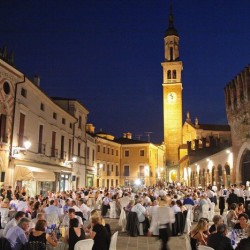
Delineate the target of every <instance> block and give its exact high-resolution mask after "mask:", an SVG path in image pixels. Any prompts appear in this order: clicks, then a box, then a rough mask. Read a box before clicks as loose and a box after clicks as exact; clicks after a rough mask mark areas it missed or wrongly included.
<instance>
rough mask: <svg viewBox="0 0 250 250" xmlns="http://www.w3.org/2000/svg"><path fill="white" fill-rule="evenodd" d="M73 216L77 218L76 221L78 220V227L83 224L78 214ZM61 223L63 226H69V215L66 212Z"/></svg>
mask: <svg viewBox="0 0 250 250" xmlns="http://www.w3.org/2000/svg"><path fill="white" fill-rule="evenodd" d="M75 218H77V219H78V221H79V227H81V226H83V222H82V218H81V217H80V216H78V215H75ZM62 225H63V226H69V215H68V214H66V215H65V216H64V218H63V222H62Z"/></svg>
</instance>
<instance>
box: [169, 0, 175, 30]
mask: <svg viewBox="0 0 250 250" xmlns="http://www.w3.org/2000/svg"><path fill="white" fill-rule="evenodd" d="M173 27H174V16H173V5H172V1H171V2H170V6H169V17H168V28H173Z"/></svg>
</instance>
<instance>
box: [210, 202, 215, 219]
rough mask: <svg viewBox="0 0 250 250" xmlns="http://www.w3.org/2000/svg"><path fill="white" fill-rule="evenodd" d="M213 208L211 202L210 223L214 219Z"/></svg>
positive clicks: (213, 205) (213, 204)
mask: <svg viewBox="0 0 250 250" xmlns="http://www.w3.org/2000/svg"><path fill="white" fill-rule="evenodd" d="M214 208H215V203H214V202H211V206H210V211H209V220H210V221H212V220H213V217H214Z"/></svg>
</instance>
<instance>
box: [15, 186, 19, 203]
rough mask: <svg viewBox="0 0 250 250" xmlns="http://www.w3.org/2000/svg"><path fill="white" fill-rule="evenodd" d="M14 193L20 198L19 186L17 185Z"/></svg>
mask: <svg viewBox="0 0 250 250" xmlns="http://www.w3.org/2000/svg"><path fill="white" fill-rule="evenodd" d="M14 195H15V196H16V198H17V199H18V200H19V195H20V189H19V186H16V188H15V191H14Z"/></svg>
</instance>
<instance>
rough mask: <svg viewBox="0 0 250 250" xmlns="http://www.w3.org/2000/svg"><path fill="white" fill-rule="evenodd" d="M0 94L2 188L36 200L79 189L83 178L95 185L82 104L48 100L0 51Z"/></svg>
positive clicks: (58, 99) (34, 81)
mask: <svg viewBox="0 0 250 250" xmlns="http://www.w3.org/2000/svg"><path fill="white" fill-rule="evenodd" d="M0 93H1V95H0V104H1V110H0V128H1V129H0V131H1V133H0V134H1V135H0V138H1V140H0V143H1V150H0V163H1V165H0V166H1V168H0V172H1V183H3V182H4V184H5V185H11V186H14V185H17V186H20V187H21V186H25V187H26V189H27V193H28V194H29V195H34V194H37V193H39V192H45V191H48V190H54V191H62V190H68V189H71V188H78V187H83V186H85V185H86V177H88V178H89V177H92V182H93V179H94V166H93V165H94V164H92V162H91V164H90V163H89V165H88V166H87V160H86V153H87V151H88V150H87V138H86V130H85V126H86V121H87V115H88V111H87V110H86V108H85V107H84V106H83V105H82V104H81V103H79V102H78V101H77V100H70V99H67V100H65V99H62V98H61V99H60V98H57V99H56V98H55V99H54V100H53V99H52V98H50V97H48V96H47V95H46V94H45V93H44V92H43V91H42V89H41V88H40V79H39V77H35V78H34V79H33V80H32V81H31V80H30V79H28V78H27V77H26V76H25V75H24V74H23V73H22V72H20V71H18V70H17V69H16V68H15V67H14V62H13V56H12V54H8V53H7V49H6V48H3V49H0ZM89 141H91V139H90V138H89ZM91 143H93V141H92V142H91ZM91 143H90V142H89V145H90V144H91ZM92 153H94V154H95V152H93V151H92ZM91 159H92V160H95V159H94V156H92V157H91ZM88 181H89V182H91V180H89V179H88Z"/></svg>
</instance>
